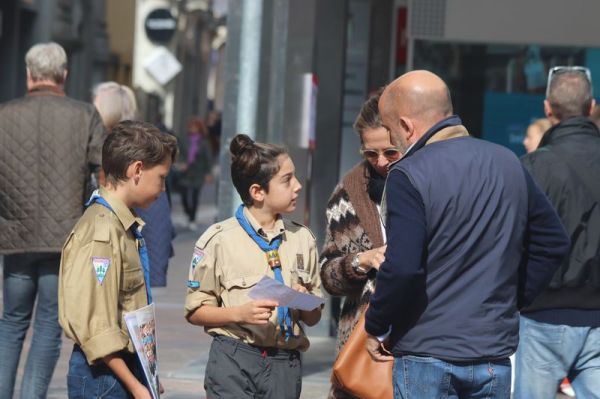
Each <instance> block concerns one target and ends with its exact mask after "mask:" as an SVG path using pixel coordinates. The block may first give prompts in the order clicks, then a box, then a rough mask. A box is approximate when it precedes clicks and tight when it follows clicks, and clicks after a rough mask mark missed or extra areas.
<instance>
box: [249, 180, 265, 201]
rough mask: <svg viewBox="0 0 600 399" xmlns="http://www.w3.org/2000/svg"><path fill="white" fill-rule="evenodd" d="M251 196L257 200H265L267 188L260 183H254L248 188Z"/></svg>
mask: <svg viewBox="0 0 600 399" xmlns="http://www.w3.org/2000/svg"><path fill="white" fill-rule="evenodd" d="M248 192H249V193H250V197H251V198H252V199H253V200H254V201H256V202H262V201H264V200H265V194H266V193H265V190H264V189H263V188H262V187H261V186H260V185H258V184H256V183H254V184H253V185H251V186H250V188H248Z"/></svg>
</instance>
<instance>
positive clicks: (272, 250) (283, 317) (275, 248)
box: [235, 204, 294, 341]
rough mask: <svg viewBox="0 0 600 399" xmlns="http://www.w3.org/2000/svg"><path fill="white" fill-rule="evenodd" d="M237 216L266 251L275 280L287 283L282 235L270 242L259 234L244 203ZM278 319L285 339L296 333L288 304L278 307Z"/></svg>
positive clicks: (243, 226) (254, 239) (249, 233)
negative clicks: (281, 246) (282, 270)
mask: <svg viewBox="0 0 600 399" xmlns="http://www.w3.org/2000/svg"><path fill="white" fill-rule="evenodd" d="M235 217H236V219H237V221H238V222H239V223H240V226H242V228H243V229H244V231H245V232H246V233H248V235H249V236H250V238H252V240H253V241H254V242H255V243H256V244H257V245H258V246H259V247H260V249H262V250H263V251H265V255H266V256H267V263H268V264H269V266H271V270H273V273H274V274H275V280H277V281H279V282H280V283H281V284H285V282H284V281H283V275H282V274H281V260H280V259H279V246H280V245H281V235H279V236H277V237H275V238H274V239H273V240H272V241H271V243H269V242H268V241H267V240H266V238H264V237H262V236H261V235H259V234H258V233H257V232H256V231H255V230H254V229H253V228H252V226H251V225H250V223H249V222H248V220H246V217H245V216H244V205H243V204H242V205H240V206H239V207H238V209H237V211H236V212H235ZM277 321H278V322H279V328H280V329H281V333H282V334H285V340H286V341H287V340H288V339H289V338H290V337H292V336H293V335H294V330H293V329H292V316H291V315H290V310H289V309H288V308H287V306H278V307H277Z"/></svg>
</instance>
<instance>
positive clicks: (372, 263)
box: [358, 245, 387, 270]
mask: <svg viewBox="0 0 600 399" xmlns="http://www.w3.org/2000/svg"><path fill="white" fill-rule="evenodd" d="M386 248H387V245H384V246H381V247H379V248H373V249H370V250H368V251H365V252H362V253H361V254H360V255H358V263H359V264H360V265H361V266H362V267H364V268H366V269H376V270H379V266H380V265H381V264H382V263H383V261H384V260H385V256H384V254H385V249H386Z"/></svg>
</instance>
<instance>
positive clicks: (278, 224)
mask: <svg viewBox="0 0 600 399" xmlns="http://www.w3.org/2000/svg"><path fill="white" fill-rule="evenodd" d="M244 216H245V217H246V220H247V221H248V223H250V226H252V228H253V229H254V231H256V232H257V233H258V234H260V235H261V236H262V237H264V238H266V239H267V240H269V242H270V241H271V240H272V239H273V238H275V237H277V236H278V235H280V234H283V233H284V232H285V227H284V225H283V219H282V218H281V216H279V217H278V218H277V220H276V221H275V226H274V228H273V231H272V232H266V231H265V229H263V228H262V226H261V225H260V223H258V221H257V220H256V219H255V218H254V216H253V215H252V213H251V212H250V211H249V210H248V207H246V206H245V207H244Z"/></svg>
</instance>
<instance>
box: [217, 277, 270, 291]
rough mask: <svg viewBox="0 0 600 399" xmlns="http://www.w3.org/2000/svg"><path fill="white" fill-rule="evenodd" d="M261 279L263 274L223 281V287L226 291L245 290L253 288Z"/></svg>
mask: <svg viewBox="0 0 600 399" xmlns="http://www.w3.org/2000/svg"><path fill="white" fill-rule="evenodd" d="M263 277H264V274H254V275H252V276H244V277H238V278H233V279H231V280H227V281H224V282H223V285H224V286H225V288H226V289H227V290H230V289H232V288H240V289H246V288H250V287H254V286H255V285H256V284H257V283H258V282H259V281H260V280H261V279H262V278H263Z"/></svg>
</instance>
